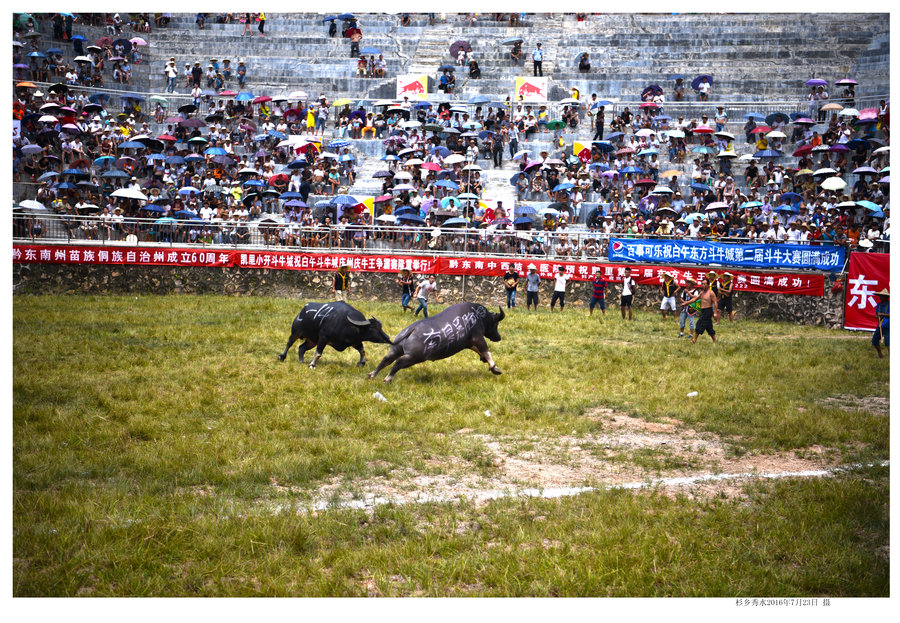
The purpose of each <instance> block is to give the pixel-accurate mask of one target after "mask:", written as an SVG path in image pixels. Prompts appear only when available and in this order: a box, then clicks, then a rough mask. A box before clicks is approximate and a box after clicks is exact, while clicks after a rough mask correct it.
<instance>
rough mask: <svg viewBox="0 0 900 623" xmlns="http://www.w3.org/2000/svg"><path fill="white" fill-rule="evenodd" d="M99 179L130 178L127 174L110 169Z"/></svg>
mask: <svg viewBox="0 0 900 623" xmlns="http://www.w3.org/2000/svg"><path fill="white" fill-rule="evenodd" d="M100 177H102V178H104V179H112V178H117V177H122V178H126V179H127V178H129V177H131V176H130V175H129V174H128V173H126V172H125V171H119V170H118V169H112V170H110V171H106V172H105V173H101V174H100Z"/></svg>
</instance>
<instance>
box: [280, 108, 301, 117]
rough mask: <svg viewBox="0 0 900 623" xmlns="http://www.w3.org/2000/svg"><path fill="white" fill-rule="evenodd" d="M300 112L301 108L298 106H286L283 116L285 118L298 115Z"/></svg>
mask: <svg viewBox="0 0 900 623" xmlns="http://www.w3.org/2000/svg"><path fill="white" fill-rule="evenodd" d="M302 114H303V110H302V109H300V108H288V109H287V110H285V111H284V118H285V119H287V118H288V117H299V116H300V115H302Z"/></svg>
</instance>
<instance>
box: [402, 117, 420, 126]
mask: <svg viewBox="0 0 900 623" xmlns="http://www.w3.org/2000/svg"><path fill="white" fill-rule="evenodd" d="M400 125H401V126H403V127H404V128H418V127H421V125H422V124H421V123H420V122H419V121H416V120H415V119H410V120H409V121H404V122H402V123H401V124H400Z"/></svg>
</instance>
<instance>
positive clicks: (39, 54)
mask: <svg viewBox="0 0 900 623" xmlns="http://www.w3.org/2000/svg"><path fill="white" fill-rule="evenodd" d="M26 56H30V57H31V58H47V55H46V54H44V53H43V52H36V51H35V52H29V53H28V54H26Z"/></svg>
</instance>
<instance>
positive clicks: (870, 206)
mask: <svg viewBox="0 0 900 623" xmlns="http://www.w3.org/2000/svg"><path fill="white" fill-rule="evenodd" d="M856 205H858V206H860V207H863V208H865V209H866V210H870V211H872V212H880V211H881V206H880V205H878V204H877V203H874V202H872V201H857V202H856Z"/></svg>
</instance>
